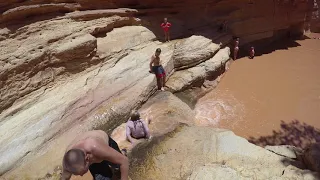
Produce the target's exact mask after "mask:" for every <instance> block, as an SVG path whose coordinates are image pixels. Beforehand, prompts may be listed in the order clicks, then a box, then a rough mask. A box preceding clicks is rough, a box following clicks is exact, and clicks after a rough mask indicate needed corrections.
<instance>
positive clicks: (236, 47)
mask: <svg viewBox="0 0 320 180" xmlns="http://www.w3.org/2000/svg"><path fill="white" fill-rule="evenodd" d="M238 52H239V38H236V39H235V42H234V49H233V60H236V59H237V57H238Z"/></svg>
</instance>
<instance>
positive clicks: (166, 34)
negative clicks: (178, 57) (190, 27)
mask: <svg viewBox="0 0 320 180" xmlns="http://www.w3.org/2000/svg"><path fill="white" fill-rule="evenodd" d="M161 27H162V29H163V32H164V41H165V42H166V41H170V31H169V29H170V27H171V23H169V22H168V19H167V18H164V19H163V23H161Z"/></svg>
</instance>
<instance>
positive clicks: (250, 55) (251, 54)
mask: <svg viewBox="0 0 320 180" xmlns="http://www.w3.org/2000/svg"><path fill="white" fill-rule="evenodd" d="M254 53H255V52H254V47H253V46H251V48H250V50H249V58H250V59H253V58H254Z"/></svg>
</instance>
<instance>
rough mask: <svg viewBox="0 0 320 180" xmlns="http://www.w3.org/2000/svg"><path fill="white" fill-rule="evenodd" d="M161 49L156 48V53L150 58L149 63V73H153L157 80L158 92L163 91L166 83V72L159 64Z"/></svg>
mask: <svg viewBox="0 0 320 180" xmlns="http://www.w3.org/2000/svg"><path fill="white" fill-rule="evenodd" d="M160 54H161V49H160V48H158V49H157V50H156V53H155V54H154V55H153V56H152V57H151V61H150V71H149V72H150V73H154V74H155V75H156V78H157V85H158V90H161V91H164V87H165V83H166V72H165V70H164V69H163V67H162V65H161V63H160V57H159V56H160Z"/></svg>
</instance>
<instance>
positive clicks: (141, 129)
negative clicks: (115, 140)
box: [126, 111, 151, 145]
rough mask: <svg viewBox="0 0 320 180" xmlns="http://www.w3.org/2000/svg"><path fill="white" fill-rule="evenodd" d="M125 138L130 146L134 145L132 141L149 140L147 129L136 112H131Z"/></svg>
mask: <svg viewBox="0 0 320 180" xmlns="http://www.w3.org/2000/svg"><path fill="white" fill-rule="evenodd" d="M148 121H149V120H148ZM149 122H150V121H149ZM126 136H127V139H128V141H129V142H131V144H132V145H134V139H141V138H146V139H150V138H151V136H150V132H149V128H148V126H147V124H146V123H145V122H144V120H142V119H141V118H140V114H139V112H138V111H132V113H131V117H130V119H129V120H128V122H127V126H126Z"/></svg>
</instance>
